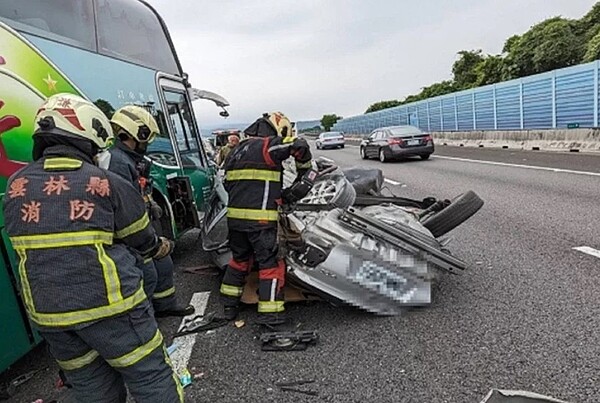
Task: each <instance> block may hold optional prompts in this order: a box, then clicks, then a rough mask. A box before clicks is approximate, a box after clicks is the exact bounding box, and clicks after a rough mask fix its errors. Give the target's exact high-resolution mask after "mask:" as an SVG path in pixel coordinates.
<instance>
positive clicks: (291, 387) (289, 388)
mask: <svg viewBox="0 0 600 403" xmlns="http://www.w3.org/2000/svg"><path fill="white" fill-rule="evenodd" d="M311 383H315V380H314V379H308V380H300V381H293V382H277V383H276V384H275V386H278V387H279V389H280V390H282V391H284V392H296V393H302V394H305V395H309V396H318V395H319V393H318V392H317V391H315V390H306V389H298V388H297V387H296V386H303V385H308V384H311Z"/></svg>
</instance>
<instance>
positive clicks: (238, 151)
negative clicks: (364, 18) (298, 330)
mask: <svg viewBox="0 0 600 403" xmlns="http://www.w3.org/2000/svg"><path fill="white" fill-rule="evenodd" d="M244 134H245V135H246V136H247V137H246V138H245V139H243V140H242V141H241V142H240V143H239V145H238V146H237V147H236V148H235V149H234V150H233V151H232V152H231V154H230V155H229V156H228V158H227V160H226V162H225V165H224V169H225V189H226V190H227V192H228V195H229V202H228V207H227V222H228V227H229V247H230V249H231V252H232V255H233V256H232V259H231V261H230V262H229V264H228V266H227V268H226V271H225V276H224V278H223V281H222V284H221V289H220V292H221V295H222V298H223V304H224V312H223V315H224V317H225V318H226V319H229V320H233V319H235V318H236V317H237V314H238V312H239V302H240V297H241V295H242V291H243V287H244V284H245V279H246V276H247V275H248V273H249V272H250V270H251V269H252V266H253V264H254V263H256V264H257V265H258V269H259V302H258V313H259V323H263V324H267V325H278V324H281V323H284V322H285V318H284V310H285V308H284V295H283V287H284V285H285V262H284V261H283V260H281V259H278V243H277V222H278V206H279V205H281V204H282V203H285V202H287V201H289V199H290V198H292V197H294V198H295V199H300V198H301V197H304V196H305V195H306V193H308V191H309V190H310V189H304V188H303V187H302V186H297V184H298V185H301V184H302V181H301V180H297V181H296V182H295V184H294V186H291V187H290V188H288V189H285V190H283V191H282V179H283V166H282V163H283V161H285V160H287V159H288V158H289V157H293V158H294V159H295V160H296V170H297V173H298V178H299V179H300V178H302V177H303V175H305V174H306V173H307V172H309V171H310V170H311V168H312V161H311V159H312V157H311V153H310V147H309V146H308V143H307V142H306V140H304V139H300V138H295V137H292V125H291V122H290V121H289V119H288V118H287V117H286V116H285V115H283V114H282V113H281V112H273V113H270V114H264V115H263V116H262V117H261V118H259V119H258V120H257V121H256V122H254V123H253V124H251V125H250V126H249V127H248V128H247V129H246V130H245V131H244ZM286 198H287V199H288V200H286Z"/></svg>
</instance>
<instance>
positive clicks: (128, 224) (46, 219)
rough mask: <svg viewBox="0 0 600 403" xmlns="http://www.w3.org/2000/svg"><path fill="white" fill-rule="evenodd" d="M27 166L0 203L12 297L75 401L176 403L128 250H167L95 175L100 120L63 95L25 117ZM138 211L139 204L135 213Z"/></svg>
mask: <svg viewBox="0 0 600 403" xmlns="http://www.w3.org/2000/svg"><path fill="white" fill-rule="evenodd" d="M35 124H36V130H35V133H34V134H33V162H32V163H30V164H29V165H27V166H26V167H24V168H22V169H21V170H19V171H17V172H16V173H15V174H13V175H12V176H11V177H10V178H9V179H8V183H7V193H6V195H5V197H4V217H5V223H6V231H7V232H8V235H9V236H10V240H11V242H12V245H13V247H14V249H15V251H16V254H17V257H18V265H19V275H20V278H21V286H22V295H23V299H24V302H25V306H26V309H27V313H28V316H29V318H30V319H31V321H32V322H33V324H34V326H35V327H36V328H37V329H38V330H39V332H40V334H41V335H42V337H43V338H44V339H45V340H46V341H47V343H48V346H49V349H50V352H51V353H52V355H53V356H54V358H55V359H56V360H57V362H58V364H59V366H60V367H61V369H62V370H64V372H65V373H66V375H67V378H68V380H69V382H70V383H71V384H72V385H73V393H74V395H75V398H76V401H78V402H125V401H126V398H127V390H126V388H125V384H127V387H128V388H129V391H130V393H131V395H132V396H133V397H134V398H135V399H136V400H137V401H141V402H157V403H165V402H173V403H174V402H183V391H182V389H181V385H180V383H179V381H178V378H177V376H176V375H175V373H174V371H173V368H172V367H171V364H170V361H169V359H168V356H167V354H166V350H165V347H164V343H163V336H162V334H161V332H160V330H159V329H158V327H157V324H156V320H155V319H154V317H153V316H152V314H151V305H150V303H149V301H148V299H147V298H146V295H145V293H144V289H143V285H142V283H143V279H142V273H141V271H140V270H139V269H138V268H137V267H136V266H135V262H136V259H135V257H134V256H133V255H132V254H131V253H130V250H129V248H132V249H135V250H137V251H138V253H139V254H140V255H142V256H145V257H146V256H147V257H154V258H162V257H164V256H167V255H168V254H170V253H171V251H172V249H173V243H172V242H170V241H169V240H167V239H165V238H160V237H158V236H157V235H156V232H155V231H154V229H153V228H152V226H151V225H150V224H149V220H148V214H147V212H146V210H145V209H144V204H143V203H142V202H141V196H140V195H139V193H138V192H137V190H136V189H135V188H134V187H133V186H131V184H129V183H127V182H126V181H125V180H123V179H122V178H121V177H119V176H118V175H116V174H114V173H112V172H108V171H105V170H103V169H100V168H99V167H97V166H96V165H94V158H95V156H96V155H97V154H98V152H99V151H100V150H102V149H104V148H106V147H107V145H108V144H109V142H111V141H112V138H113V134H112V129H111V127H110V122H109V121H108V119H107V118H106V116H105V115H104V114H103V113H102V112H101V111H100V110H99V109H98V108H97V107H96V106H95V105H94V104H92V103H91V102H89V101H87V100H85V99H83V98H81V97H78V96H75V95H71V94H58V95H53V96H51V97H50V98H48V99H47V100H46V101H45V102H44V104H43V105H42V106H41V107H40V109H39V110H38V112H37V114H36V117H35ZM136 200H140V202H139V203H136V202H135V201H136Z"/></svg>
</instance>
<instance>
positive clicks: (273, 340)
mask: <svg viewBox="0 0 600 403" xmlns="http://www.w3.org/2000/svg"><path fill="white" fill-rule="evenodd" d="M318 340H319V335H318V334H317V332H316V331H314V330H304V331H297V332H266V333H263V334H261V335H260V341H261V342H262V350H263V351H303V350H306V349H307V347H308V346H309V345H314V344H316V343H317V341H318Z"/></svg>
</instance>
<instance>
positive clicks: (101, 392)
mask: <svg viewBox="0 0 600 403" xmlns="http://www.w3.org/2000/svg"><path fill="white" fill-rule="evenodd" d="M41 335H42V337H43V338H44V339H45V340H46V341H47V343H48V346H49V349H50V352H51V354H52V356H53V357H54V358H55V359H56V361H57V362H58V364H59V366H60V367H61V368H62V370H63V371H64V373H65V375H66V378H67V380H68V382H69V383H71V384H72V385H73V393H74V397H75V401H77V402H86V403H125V402H126V399H127V390H126V389H125V385H127V388H128V389H129V393H130V394H131V395H132V397H133V398H134V400H135V401H138V402H144V403H180V402H183V401H184V397H183V389H182V387H181V384H180V382H179V378H178V377H177V375H176V374H175V372H174V370H173V368H172V366H171V362H170V360H169V357H168V355H167V352H166V349H165V347H164V342H163V337H162V334H161V333H160V331H159V330H158V326H157V324H156V321H155V319H154V316H153V315H152V313H151V309H150V304H149V303H148V302H143V303H142V304H141V305H138V306H137V307H136V308H134V309H133V310H131V311H129V312H127V313H125V314H123V315H119V316H116V317H113V318H108V319H103V320H101V321H99V322H96V323H93V324H91V325H89V326H87V327H85V328H83V329H79V330H71V331H56V332H55V331H42V332H41Z"/></svg>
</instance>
